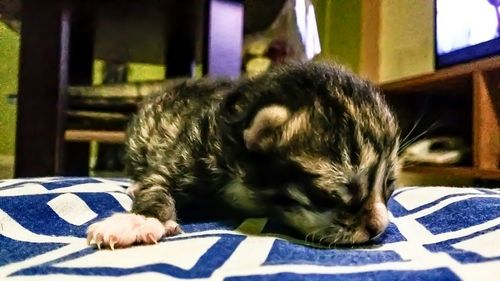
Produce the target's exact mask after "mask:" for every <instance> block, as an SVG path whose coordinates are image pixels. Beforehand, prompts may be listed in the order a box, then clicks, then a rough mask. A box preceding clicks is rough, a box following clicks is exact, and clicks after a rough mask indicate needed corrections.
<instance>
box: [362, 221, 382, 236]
mask: <svg viewBox="0 0 500 281" xmlns="http://www.w3.org/2000/svg"><path fill="white" fill-rule="evenodd" d="M365 229H366V232H368V236H369V237H370V240H371V239H375V238H377V237H378V236H380V234H382V232H384V230H385V227H381V226H380V224H377V223H367V224H366V226H365Z"/></svg>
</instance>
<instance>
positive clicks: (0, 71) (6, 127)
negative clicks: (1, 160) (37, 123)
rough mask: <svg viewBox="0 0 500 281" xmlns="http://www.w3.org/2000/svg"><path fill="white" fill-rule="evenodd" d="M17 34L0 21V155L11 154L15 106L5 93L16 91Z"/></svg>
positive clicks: (12, 152) (14, 125)
mask: <svg viewBox="0 0 500 281" xmlns="http://www.w3.org/2000/svg"><path fill="white" fill-rule="evenodd" d="M18 59H19V35H18V34H17V33H15V32H13V31H12V30H10V29H9V28H8V27H7V26H6V25H5V24H3V23H1V22H0V155H13V154H14V143H15V127H16V107H15V105H14V104H12V103H9V102H8V101H7V95H8V94H12V93H15V92H16V91H17V71H18Z"/></svg>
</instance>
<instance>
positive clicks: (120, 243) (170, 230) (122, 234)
mask: <svg viewBox="0 0 500 281" xmlns="http://www.w3.org/2000/svg"><path fill="white" fill-rule="evenodd" d="M181 232H182V231H181V228H180V226H179V224H177V222H175V221H173V220H169V221H167V222H166V223H164V224H163V223H161V222H160V221H159V220H158V219H155V218H147V217H144V216H141V215H137V214H131V213H126V214H114V215H112V216H111V217H109V218H107V219H105V220H103V221H100V222H96V223H94V224H92V225H90V226H89V228H88V229H87V242H88V243H89V245H96V246H97V247H98V248H99V249H101V247H109V248H111V249H113V250H114V249H115V248H124V247H128V246H130V245H132V244H135V243H139V244H152V243H157V242H158V241H159V240H160V239H161V238H162V237H163V236H173V235H176V234H179V233H181Z"/></svg>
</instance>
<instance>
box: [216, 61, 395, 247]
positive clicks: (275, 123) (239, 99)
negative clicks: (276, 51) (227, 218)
mask: <svg viewBox="0 0 500 281" xmlns="http://www.w3.org/2000/svg"><path fill="white" fill-rule="evenodd" d="M224 107H225V112H226V113H225V114H226V115H225V116H223V117H224V118H223V119H224V120H226V122H227V123H228V124H230V126H229V127H230V128H231V129H230V132H229V133H228V135H229V136H230V138H229V139H230V141H232V142H233V143H234V144H235V146H234V147H239V148H240V150H239V151H237V150H235V151H233V152H232V154H233V156H234V157H235V158H236V159H237V160H236V161H237V163H238V166H239V169H240V171H241V175H242V182H243V184H244V185H245V186H247V187H248V188H249V189H250V191H251V193H249V194H251V195H252V196H254V197H255V198H254V199H255V200H256V201H257V202H260V204H261V205H262V206H263V207H265V209H266V212H268V214H270V215H274V216H276V217H279V218H280V219H281V220H282V221H283V222H285V223H286V224H288V225H289V226H291V227H293V228H295V229H297V230H299V231H300V232H302V233H303V234H304V235H306V236H307V237H308V238H311V239H314V240H316V241H318V242H322V243H326V244H355V243H363V242H366V241H368V240H370V239H372V238H374V237H376V236H378V235H379V234H381V233H382V232H383V231H384V230H385V228H386V227H387V225H388V213H387V201H388V199H389V197H390V195H391V194H392V191H393V190H394V184H395V180H396V177H397V172H398V158H397V153H398V148H399V129H398V126H397V122H396V120H395V118H394V116H393V114H392V113H391V112H390V110H389V108H388V107H387V105H386V103H385V102H384V100H383V99H382V97H381V96H380V94H379V93H378V91H377V89H375V88H374V87H373V86H371V85H370V84H369V83H368V82H366V81H363V80H361V79H359V78H357V77H356V76H354V75H353V74H351V73H349V72H347V71H345V70H343V69H341V68H339V67H337V66H332V65H327V64H318V63H306V64H300V65H292V66H287V67H284V68H280V69H277V70H274V71H272V72H269V73H266V74H264V75H263V76H261V77H259V78H256V79H254V80H251V81H248V82H245V83H243V85H242V86H241V87H240V88H239V89H238V91H237V93H235V94H233V95H231V96H229V98H228V100H227V101H226V103H225V104H224Z"/></svg>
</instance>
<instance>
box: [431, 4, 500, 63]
mask: <svg viewBox="0 0 500 281" xmlns="http://www.w3.org/2000/svg"><path fill="white" fill-rule="evenodd" d="M435 33H436V34H435V35H436V67H437V68H441V67H444V66H449V65H453V64H457V63H462V62H467V61H471V60H474V59H478V58H482V57H488V56H492V55H497V54H499V53H500V0H436V30H435Z"/></svg>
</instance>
